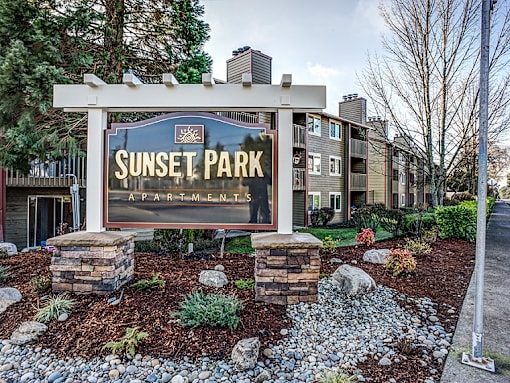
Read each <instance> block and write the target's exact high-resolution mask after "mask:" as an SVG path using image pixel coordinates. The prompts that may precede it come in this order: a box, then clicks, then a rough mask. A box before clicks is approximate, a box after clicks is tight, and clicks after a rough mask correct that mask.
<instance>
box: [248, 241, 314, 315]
mask: <svg viewBox="0 0 510 383" xmlns="http://www.w3.org/2000/svg"><path fill="white" fill-rule="evenodd" d="M251 242H252V247H253V248H255V250H256V256H255V300H256V301H262V302H266V303H273V304H279V305H289V304H295V303H299V302H316V301H317V286H318V282H319V274H320V268H321V260H320V256H319V249H320V248H321V247H322V241H320V240H319V239H317V238H315V237H314V236H313V235H311V234H307V233H294V234H278V233H254V234H252V235H251Z"/></svg>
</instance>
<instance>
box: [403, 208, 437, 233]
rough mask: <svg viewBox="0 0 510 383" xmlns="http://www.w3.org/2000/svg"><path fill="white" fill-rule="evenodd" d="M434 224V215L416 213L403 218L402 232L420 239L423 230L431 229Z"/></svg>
mask: <svg viewBox="0 0 510 383" xmlns="http://www.w3.org/2000/svg"><path fill="white" fill-rule="evenodd" d="M435 224H436V216H435V215H434V213H428V212H424V211H418V212H415V213H411V214H407V215H406V216H405V217H404V231H405V233H407V234H412V235H416V236H417V237H419V238H421V237H422V235H423V231H424V230H428V229H430V228H432V227H433V226H434V225H435Z"/></svg>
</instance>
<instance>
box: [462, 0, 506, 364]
mask: <svg viewBox="0 0 510 383" xmlns="http://www.w3.org/2000/svg"><path fill="white" fill-rule="evenodd" d="M496 1H497V0H482V20H481V46H480V115H479V124H480V133H479V153H478V214H477V227H476V260H475V278H476V279H475V282H476V285H475V287H476V291H475V309H474V315H473V317H474V318H473V334H472V335H473V338H472V346H473V348H472V350H471V354H470V353H467V352H464V353H463V354H462V363H464V364H468V365H470V366H473V367H477V368H481V369H484V370H487V371H491V372H495V366H494V360H492V359H490V358H484V357H483V354H482V349H483V303H484V302H483V287H484V286H483V285H484V269H485V235H486V228H487V219H486V216H487V136H488V133H487V132H488V116H489V40H490V15H491V11H492V8H493V6H494V4H496Z"/></svg>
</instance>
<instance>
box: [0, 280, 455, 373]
mask: <svg viewBox="0 0 510 383" xmlns="http://www.w3.org/2000/svg"><path fill="white" fill-rule="evenodd" d="M436 306H437V305H436V304H435V303H434V302H432V301H431V300H430V299H428V298H413V297H409V296H406V295H404V294H401V293H397V292H396V291H395V290H392V289H390V288H385V287H382V286H378V287H377V288H376V290H375V291H372V292H370V293H367V294H365V295H358V296H349V295H345V294H343V293H341V292H340V291H339V288H338V286H336V285H334V284H333V283H332V281H331V279H330V278H324V279H321V280H320V281H319V300H318V303H313V304H305V303H300V304H297V305H292V306H289V307H288V308H287V315H288V317H289V318H290V319H291V320H292V326H291V327H290V328H285V329H282V334H281V335H284V338H283V339H282V340H280V341H279V342H277V343H276V344H274V345H270V346H269V347H267V348H265V349H263V350H261V351H260V356H259V362H258V364H257V366H256V367H255V368H254V369H251V370H247V371H243V372H239V371H236V370H235V369H234V368H233V364H232V362H231V361H230V360H214V359H211V358H208V357H203V358H199V359H197V360H195V361H191V360H190V359H189V358H187V357H184V358H183V359H182V360H179V361H171V360H168V359H164V358H157V357H156V356H154V355H153V356H145V357H143V356H142V355H136V356H135V357H134V358H131V359H129V358H121V357H118V356H114V355H108V356H106V357H97V358H93V359H90V360H86V359H84V358H80V357H77V358H60V359H59V358H58V357H57V356H55V355H54V354H52V353H51V351H50V350H49V349H43V348H41V347H26V346H14V345H11V344H9V341H8V340H3V341H2V345H3V347H2V349H1V350H0V383H4V382H8V383H10V382H13V383H14V382H35V383H39V382H41V383H45V382H48V383H63V382H65V383H71V382H89V383H99V382H130V383H137V382H163V383H165V382H172V383H179V382H193V383H199V382H208V383H213V382H241V383H248V382H265V381H267V382H279V383H283V382H296V383H297V382H314V381H316V379H318V377H319V376H320V374H321V373H323V372H324V371H325V370H329V369H338V368H339V369H341V370H343V371H345V372H348V373H349V374H354V375H357V377H358V381H361V382H364V381H371V380H367V378H366V377H365V376H364V375H363V365H364V364H365V363H366V362H367V361H370V362H371V363H374V361H375V362H377V364H378V365H379V366H386V368H388V369H391V368H392V366H394V365H396V364H399V363H403V362H404V361H406V360H407V359H408V358H413V359H414V360H417V362H418V363H420V364H421V366H422V367H427V368H428V372H429V374H428V376H427V377H424V380H423V381H424V382H426V383H432V382H437V381H438V380H439V373H438V366H440V365H442V363H443V361H444V360H445V357H446V355H447V354H448V349H449V346H450V343H451V339H452V336H453V334H452V333H450V332H447V331H445V329H444V328H443V326H442V325H441V323H440V322H439V319H438V317H437V316H436V314H437V310H436ZM406 307H412V308H413V309H412V310H407V309H406ZM393 380H394V381H395V382H396V380H395V379H393ZM390 381H391V380H390Z"/></svg>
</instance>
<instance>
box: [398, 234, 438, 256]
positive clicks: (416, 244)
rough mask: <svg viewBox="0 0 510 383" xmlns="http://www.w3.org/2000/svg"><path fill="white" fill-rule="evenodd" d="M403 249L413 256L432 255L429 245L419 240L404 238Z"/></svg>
mask: <svg viewBox="0 0 510 383" xmlns="http://www.w3.org/2000/svg"><path fill="white" fill-rule="evenodd" d="M404 249H405V250H408V251H409V252H410V253H411V255H413V256H419V255H429V254H430V253H432V246H430V243H428V242H426V241H423V240H419V239H410V238H406V244H405V245H404Z"/></svg>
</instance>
